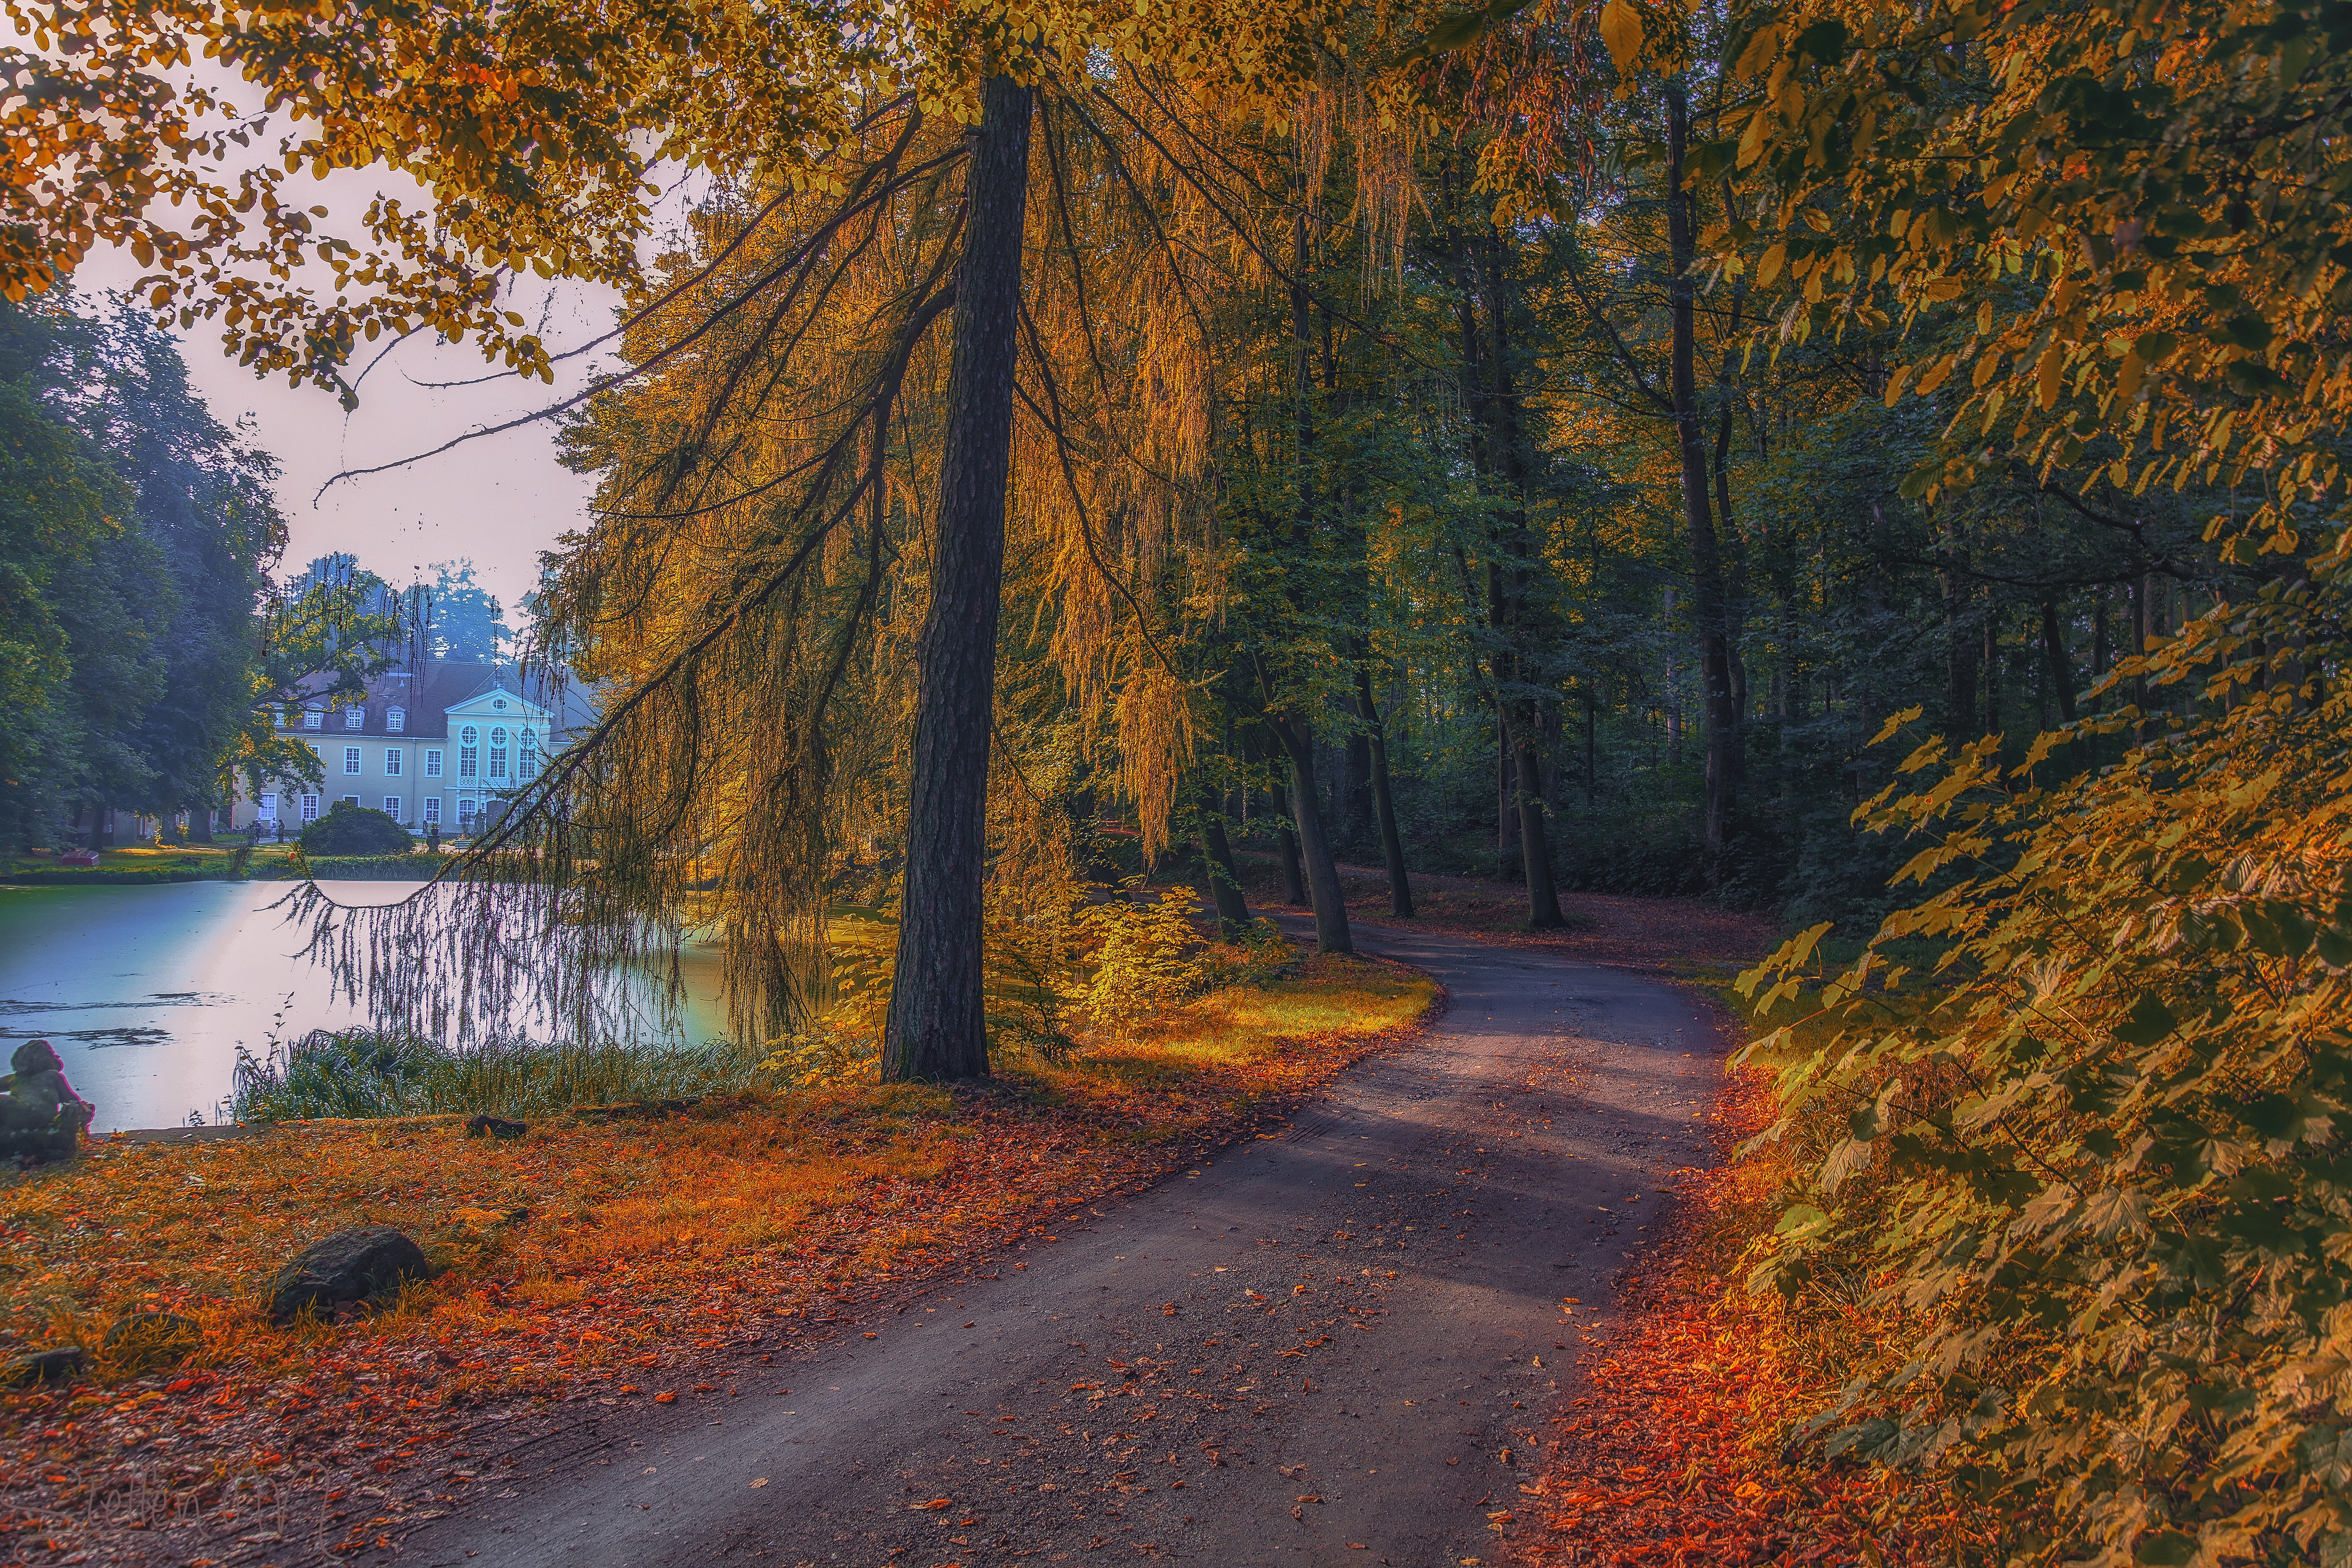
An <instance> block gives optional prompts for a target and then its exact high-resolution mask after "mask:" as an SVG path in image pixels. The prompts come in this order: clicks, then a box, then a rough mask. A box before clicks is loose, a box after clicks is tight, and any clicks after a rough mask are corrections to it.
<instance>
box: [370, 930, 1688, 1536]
mask: <svg viewBox="0 0 2352 1568" xmlns="http://www.w3.org/2000/svg"><path fill="white" fill-rule="evenodd" d="M1356 935H1357V941H1358V942H1359V945H1360V948H1361V949H1362V950H1364V951H1366V952H1376V953H1380V954H1382V955H1385V956H1389V957H1393V958H1399V959H1402V960H1404V961H1405V962H1407V963H1412V964H1415V965H1418V966H1419V967H1421V968H1423V969H1424V970H1426V971H1427V972H1428V973H1431V974H1433V975H1434V976H1435V977H1436V978H1437V979H1438V980H1440V981H1441V982H1443V983H1444V985H1445V987H1446V989H1447V990H1448V992H1449V993H1450V994H1451V1005H1450V1006H1449V1007H1448V1008H1447V1010H1446V1011H1445V1012H1444V1015H1443V1016H1441V1017H1440V1018H1439V1019H1438V1020H1437V1021H1436V1022H1435V1023H1434V1024H1433V1026H1432V1027H1431V1028H1430V1029H1429V1031H1428V1033H1427V1034H1426V1036H1425V1037H1423V1038H1422V1039H1421V1040H1419V1041H1417V1042H1416V1043H1415V1044H1414V1045H1412V1047H1409V1048H1406V1049H1403V1050H1400V1051H1397V1052H1394V1053H1391V1054H1390V1055H1387V1056H1384V1057H1381V1058H1374V1059H1371V1060H1369V1061H1366V1062H1364V1063H1362V1064H1360V1066H1359V1067H1357V1068H1355V1069H1353V1070H1352V1071H1350V1072H1349V1073H1348V1074H1347V1075H1346V1076H1344V1077H1343V1078H1342V1079H1339V1081H1338V1083H1337V1084H1335V1085H1334V1086H1333V1089H1332V1092H1331V1093H1330V1095H1329V1097H1328V1099H1327V1100H1324V1101H1322V1102H1321V1103H1319V1104H1317V1105H1315V1106H1312V1107H1310V1108H1309V1109H1307V1110H1306V1111H1304V1112H1302V1113H1301V1114H1300V1115H1299V1116H1298V1117H1297V1119H1296V1120H1295V1121H1293V1122H1292V1123H1291V1125H1290V1126H1289V1127H1288V1128H1287V1129H1286V1131H1284V1132H1283V1133H1282V1134H1280V1135H1279V1136H1272V1137H1265V1138H1261V1139H1259V1140H1257V1141H1255V1142H1250V1143H1246V1144H1244V1145H1241V1146H1238V1147H1235V1148H1232V1149H1229V1150H1227V1151H1226V1152H1223V1153H1222V1154H1220V1155H1218V1156H1217V1157H1216V1158H1215V1159H1214V1160H1213V1162H1205V1163H1202V1165H1201V1166H1200V1167H1199V1168H1198V1170H1197V1171H1194V1172H1192V1173H1185V1174H1180V1175H1178V1176H1176V1177H1175V1178H1173V1179H1171V1180H1170V1181H1169V1182H1167V1183H1166V1184H1163V1185H1161V1186H1160V1187H1158V1188H1156V1189H1154V1190H1152V1191H1150V1192H1149V1193H1146V1194H1142V1195H1140V1196H1138V1197H1135V1198H1132V1199H1129V1200H1125V1201H1120V1202H1117V1203H1107V1204H1103V1205H1098V1206H1097V1208H1096V1209H1095V1210H1093V1211H1091V1212H1085V1211H1073V1212H1072V1214H1071V1215H1070V1217H1069V1218H1068V1219H1066V1220H1065V1221H1064V1222H1063V1229H1062V1231H1061V1234H1060V1236H1059V1237H1058V1239H1056V1240H1053V1241H1050V1242H1049V1241H1046V1240H1044V1239H1042V1238H1033V1240H1032V1241H1031V1243H1030V1244H1028V1245H1027V1246H1025V1247H1022V1248H1019V1249H1016V1250H1014V1251H1013V1252H1011V1253H1009V1254H1007V1255H1006V1256H1005V1258H1004V1259H1003V1262H1002V1264H1001V1265H999V1266H998V1272H997V1274H996V1277H994V1278H992V1279H971V1280H967V1281H962V1282H959V1283H955V1284H950V1285H943V1286H940V1287H938V1288H935V1289H932V1290H931V1291H930V1292H929V1293H928V1294H927V1295H925V1296H922V1297H919V1298H917V1299H915V1300H913V1301H912V1302H911V1303H910V1304H909V1305H908V1307H907V1309H906V1310H903V1311H898V1312H895V1313H893V1314H892V1315H890V1316H887V1317H886V1318H883V1319H881V1320H879V1321H866V1322H863V1323H856V1324H849V1325H844V1330H845V1331H844V1332H843V1334H842V1337H841V1338H839V1339H837V1340H835V1341H834V1342H831V1343H830V1344H828V1345H825V1346H823V1347H821V1348H819V1349H817V1350H815V1351H814V1352H809V1353H807V1354H805V1355H803V1356H800V1357H796V1358H792V1357H779V1358H778V1360H777V1362H776V1363H775V1364H772V1365H756V1364H751V1363H756V1362H757V1360H758V1357H757V1356H756V1355H753V1356H749V1357H745V1358H742V1361H741V1362H740V1363H739V1364H738V1365H736V1366H735V1368H734V1369H733V1371H732V1373H731V1374H730V1375H728V1376H726V1377H724V1378H721V1379H713V1380H712V1381H713V1382H714V1383H715V1384H717V1386H716V1387H715V1389H714V1391H713V1392H711V1393H709V1394H681V1395H680V1398H679V1401H678V1403H677V1404H676V1405H671V1406H667V1407H656V1406H651V1405H631V1406H625V1407H619V1408H615V1409H614V1410H611V1411H608V1412H606V1413H605V1414H604V1415H603V1416H602V1417H601V1418H599V1419H597V1420H594V1421H592V1422H591V1423H590V1424H589V1425H587V1426H584V1427H573V1428H572V1429H570V1430H568V1431H567V1432H565V1433H562V1434H560V1435H559V1436H557V1437H556V1438H555V1439H553V1440H551V1441H548V1442H545V1443H542V1444H541V1445H539V1446H538V1447H534V1448H531V1449H529V1450H527V1451H525V1452H524V1453H523V1454H521V1455H520V1456H517V1458H516V1463H515V1464H514V1465H513V1466H512V1468H508V1469H505V1470H503V1471H501V1472H499V1473H500V1474H501V1476H502V1477H503V1485H501V1486H500V1488H499V1490H498V1491H497V1492H496V1494H495V1495H482V1496H478V1498H477V1499H476V1500H473V1501H472V1502H470V1503H469V1504H462V1505H460V1508H459V1510H458V1511H457V1512H455V1513H453V1514H451V1515H450V1516H449V1517H447V1518H445V1519H443V1520H440V1521H436V1522H435V1523H433V1524H431V1525H428V1526H427V1527H426V1529H425V1531H420V1532H418V1533H417V1534H415V1535H412V1536H410V1537H409V1538H408V1539H407V1540H406V1541H404V1542H402V1547H401V1550H400V1552H399V1561H400V1562H402V1563H418V1562H420V1561H421V1562H424V1563H432V1564H436V1565H447V1568H456V1565H457V1564H472V1565H474V1568H493V1565H496V1568H504V1565H507V1564H515V1565H518V1568H520V1565H523V1564H540V1563H546V1564H556V1563H562V1564H626V1565H629V1568H640V1565H647V1568H649V1565H653V1564H689V1563H691V1564H710V1563H755V1562H756V1563H778V1564H802V1563H807V1564H831V1563H844V1564H851V1565H857V1568H880V1565H883V1564H904V1565H908V1568H941V1565H943V1564H950V1563H955V1564H961V1565H963V1568H980V1565H981V1564H996V1563H1063V1562H1067V1563H1072V1564H1093V1563H1124V1562H1136V1561H1140V1560H1142V1559H1145V1558H1149V1557H1165V1558H1171V1559H1176V1560H1181V1561H1191V1562H1197V1563H1213V1564H1220V1565H1222V1564H1231V1563H1280V1564H1302V1565H1303V1564H1310V1563H1316V1564H1319V1563H1332V1564H1347V1563H1392V1564H1398V1565H1401V1568H1402V1565H1407V1564H1410V1565H1412V1568H1423V1565H1431V1568H1436V1565H1444V1568H1458V1565H1461V1564H1465V1563H1478V1562H1480V1561H1481V1560H1484V1561H1486V1562H1488V1563H1492V1562H1495V1561H1496V1560H1497V1559H1498V1557H1499V1552H1498V1551H1497V1538H1496V1535H1495V1534H1494V1533H1492V1527H1491V1526H1490V1518H1491V1516H1494V1515H1497V1514H1501V1513H1504V1512H1507V1511H1508V1510H1512V1509H1513V1508H1514V1505H1515V1504H1517V1502H1518V1500H1519V1497H1518V1485H1519V1482H1520V1480H1521V1479H1522V1478H1523V1476H1525V1475H1526V1474H1527V1472H1526V1471H1525V1470H1523V1469H1522V1468H1520V1467H1521V1466H1523V1465H1524V1464H1526V1463H1527V1462H1528V1460H1529V1459H1530V1458H1532V1457H1533V1456H1535V1455H1536V1454H1537V1453H1538V1452H1539V1451H1540V1447H1541V1445H1540V1442H1539V1436H1540V1433H1541V1429H1542V1423H1543V1422H1544V1420H1545V1418H1546V1417H1547V1416H1548V1415H1550V1414H1553V1413H1554V1411H1555V1409H1556V1407H1557V1405H1559V1401H1560V1400H1562V1399H1564V1398H1566V1397H1568V1394H1564V1393H1563V1392H1562V1391H1563V1388H1564V1386H1566V1385H1567V1384H1568V1383H1569V1378H1568V1374H1567V1370H1566V1369H1568V1368H1570V1367H1572V1366H1573V1364H1574V1352H1573V1350H1572V1348H1571V1347H1580V1340H1579V1332H1578V1331H1587V1332H1590V1331H1591V1329H1592V1326H1593V1325H1595V1324H1601V1325H1605V1324H1606V1322H1607V1321H1608V1317H1609V1300H1610V1298H1611V1295H1612V1283H1611V1282H1612V1277H1613V1276H1614V1275H1615V1274H1616V1273H1617V1271H1618V1270H1620V1269H1621V1268H1623V1267H1624V1265H1625V1262H1626V1260H1627V1259H1628V1258H1630V1257H1632V1256H1633V1252H1634V1250H1635V1249H1636V1248H1637V1247H1639V1246H1641V1245H1642V1241H1643V1235H1644V1232H1645V1229H1646V1228H1647V1227H1651V1226H1656V1225H1657V1224H1658V1223H1659V1221H1660V1219H1661V1218H1662V1217H1663V1215H1664V1209H1665V1205H1666V1203H1667V1202H1668V1199H1667V1197H1666V1195H1665V1194H1664V1193H1663V1192H1662V1191H1661V1190H1660V1189H1662V1188H1664V1186H1665V1185H1666V1184H1667V1182H1666V1178H1668V1177H1669V1176H1670V1175H1671V1174H1672V1173H1673V1172H1674V1171H1675V1170H1676V1169H1677V1168H1678V1167H1681V1166H1685V1165H1688V1164H1692V1163H1697V1162H1698V1161H1700V1160H1701V1159H1703V1158H1705V1157H1706V1147H1707V1138H1706V1131H1707V1122H1706V1111H1707V1109H1708V1106H1709V1103H1710V1101H1711V1100H1712V1097H1713V1095H1714V1093H1715V1091H1716V1089H1717V1084H1718V1082H1719V1080H1720V1074H1721V1069H1722V1061H1723V1058H1724V1056H1725V1054H1726V1053H1727V1050H1728V1048H1729V1047H1730V1038H1729V1036H1728V1034H1727V1031H1726V1030H1725V1028H1724V1026H1723V1025H1722V1023H1721V1021H1720V1019H1719V1017H1718V1016H1717V1015H1716V1014H1714V1013H1713V1012H1711V1011H1710V1010H1709V1009H1708V1008H1707V1007H1706V1004H1704V1003H1703V1002H1700V1001H1699V1000H1697V999H1696V998H1695V997H1694V996H1692V995H1690V994H1687V993H1685V992H1683V991H1680V990H1677V989H1675V988H1674V987H1671V986H1668V985H1664V984H1658V983H1656V982H1654V981H1651V980H1648V979H1644V978H1642V977H1640V976H1637V975H1634V974H1630V973H1625V972H1622V971H1620V970H1612V969H1607V968H1602V967H1599V966H1596V965H1592V964H1586V963H1575V962H1571V961H1569V960H1565V959H1561V958H1558V957H1554V956H1552V955H1550V954H1548V953H1544V952H1536V951H1529V950H1528V949H1524V948H1511V947H1498V946H1492V945H1484V944H1480V943H1477V942H1469V941H1465V940H1462V939H1459V938H1454V937H1446V936H1441V935H1436V934H1433V933H1426V932H1419V931H1409V930H1403V929H1399V928H1392V927H1390V928H1383V927H1374V926H1369V925H1360V926H1358V927H1357V928H1356ZM1570 1299H1573V1300H1574V1304H1573V1305H1572V1306H1571V1305H1570V1304H1569V1301H1570ZM868 1331H871V1332H872V1333H873V1334H874V1335H875V1336H876V1337H873V1338H866V1337H864V1335H865V1334H866V1332H868ZM494 1484H495V1483H494Z"/></svg>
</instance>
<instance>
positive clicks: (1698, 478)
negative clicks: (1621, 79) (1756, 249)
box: [1665, 78, 1743, 886]
mask: <svg viewBox="0 0 2352 1568" xmlns="http://www.w3.org/2000/svg"><path fill="white" fill-rule="evenodd" d="M1689 140H1690V103H1689V100H1688V99H1687V98H1686V97H1685V89H1684V87H1683V83H1682V81H1681V79H1679V78H1676V79H1672V80H1670V81H1669V82H1668V83H1667V84H1666V168H1665V198H1666V244H1667V248H1668V250H1669V252H1670V253H1671V258H1672V261H1673V265H1674V276H1673V279H1672V284H1671V288H1670V289H1669V290H1668V295H1667V325H1668V331H1669V348H1670V370H1671V375H1670V381H1671V386H1670V389H1669V395H1670V398H1671V401H1672V402H1673V405H1674V415H1675V450H1676V452H1677V454H1678V455H1679V457H1680V458H1681V464H1682V480H1683V513H1684V519H1685V529H1686V531H1687V533H1688V535H1689V542H1690V553H1691V609H1692V618H1693V619H1694V620H1695V621H1696V623H1697V630H1698V639H1699V643H1698V646H1699V679H1700V681H1701V682H1702V683H1703V684H1704V685H1705V687H1706V693H1705V696H1706V849H1707V861H1708V866H1707V880H1708V882H1709V884H1710V885H1711V886H1720V885H1721V882H1722V877H1723V871H1724V864H1723V860H1724V851H1725V850H1726V848H1727V847H1729V845H1730V842H1731V839H1732V837H1733V834H1734V833H1735V831H1736V818H1737V816H1738V808H1739V773H1740V763H1741V762H1742V760H1743V759H1742V756H1741V750H1740V747H1741V742H1740V736H1739V717H1740V715H1739V705H1738V702H1737V701H1736V700H1735V695H1734V692H1733V689H1732V680H1733V671H1732V649H1731V619H1730V614H1731V605H1730V595H1729V590H1728V586H1727V584H1726V582H1725V580H1724V571H1723V550H1722V544H1721V542H1720V541H1719V540H1718V539H1717V535H1716V530H1715V516H1714V503H1713V500H1712V499H1711V498H1710V497H1709V496H1708V494H1707V452H1706V437H1705V436H1704V435H1702V434H1701V432H1700V430H1699V413H1698V378H1697V374H1696V365H1695V363H1694V358H1693V356H1694V354H1695V353H1696V349H1697V331H1698V328H1697V321H1696V307H1697V293H1698V279H1697V276H1696V271H1695V268H1696V263H1697V259H1698V229H1697V224H1696V217H1695V215H1694V214H1693V213H1692V211H1691V194H1690V192H1689V191H1687V190H1685V189H1684V187H1683V160H1684V155H1685V152H1686V150H1687V147H1688V143H1689Z"/></svg>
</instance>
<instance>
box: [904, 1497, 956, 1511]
mask: <svg viewBox="0 0 2352 1568" xmlns="http://www.w3.org/2000/svg"><path fill="white" fill-rule="evenodd" d="M954 1506H955V1500H954V1499H952V1498H943V1497H935V1498H933V1499H932V1500H930V1501H929V1502H910V1503H908V1505H907V1507H908V1509H910V1510H923V1509H941V1508H953V1507H954Z"/></svg>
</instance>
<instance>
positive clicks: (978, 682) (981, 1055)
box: [882, 77, 1032, 1081]
mask: <svg viewBox="0 0 2352 1568" xmlns="http://www.w3.org/2000/svg"><path fill="white" fill-rule="evenodd" d="M1031 107H1032V104H1031V93H1030V89H1027V88H1025V87H1022V86H1020V85H1018V84H1017V83H1015V82H1014V81H1013V79H1011V78H1009V77H991V78H990V79H988V83H987V85H986V86H985V87H984V88H983V89H982V102H981V117H980V125H979V127H978V128H977V129H976V130H975V131H974V132H972V133H971V163H970V165H969V168H968V171H967V173H966V174H965V176H964V201H965V209H964V210H965V218H964V242H963V258H962V263H961V266H960V267H959V268H958V269H957V274H956V302H955V348H954V353H953V358H952V359H951V360H950V365H949V372H948V426H947V444H946V450H945V452H944V454H943V455H942V456H941V458H940V500H939V535H938V547H937V553H936V554H935V555H934V556H933V557H932V562H931V602H930V608H929V612H928V613H927V614H926V616H925V617H924V621H923V632H922V640H921V643H920V645H919V658H920V660H921V669H922V683H923V684H922V693H921V695H920V697H919V699H918V700H917V703H916V709H915V754H914V771H913V781H912V784H911V787H910V788H909V790H908V803H907V879H906V890H905V895H904V898H903V900H901V907H900V917H899V925H898V967H897V973H896V977H895V979H894V982H893V984H892V986H891V991H890V1013H889V1017H888V1021H887V1023H886V1024H885V1025H884V1027H883V1034H882V1076H883V1078H884V1079H886V1080H890V1081H898V1080H904V1079H966V1078H981V1077H984V1076H986V1074H987V1072H988V1025H987V1018H986V1015H985V1011H984V1007H983V1003H982V995H981V984H982V957H981V898H982V883H983V881H984V879H985V878H986V875H987V866H986V858H987V838H988V749H989V734H990V731H991V729H992V706H993V702H994V699H995V694H996V618H997V610H998V607H999V604H1000V600H1001V597H1002V583H1003V572H1004V490H1005V483H1006V480H1007V478H1008V476H1009V473H1010V470H1011V466H1012V442H1013V341H1014V332H1013V329H1014V324H1015V321H1016V320H1017V317H1018V314H1019V309H1020V301H1021V231H1022V226H1023V223H1024V218H1025V216H1026V213H1027V205H1028V195H1029V120H1030V113H1031Z"/></svg>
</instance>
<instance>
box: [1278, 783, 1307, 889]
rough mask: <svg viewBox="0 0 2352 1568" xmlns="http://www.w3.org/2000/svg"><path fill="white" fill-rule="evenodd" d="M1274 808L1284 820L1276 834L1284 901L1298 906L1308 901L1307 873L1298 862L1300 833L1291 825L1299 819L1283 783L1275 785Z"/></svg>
mask: <svg viewBox="0 0 2352 1568" xmlns="http://www.w3.org/2000/svg"><path fill="white" fill-rule="evenodd" d="M1274 809H1275V813H1276V816H1280V817H1281V818H1282V821H1283V826H1280V827H1279V828H1276V830H1275V836H1274V838H1275V843H1276V846H1278V847H1280V849H1281V851H1282V901H1283V902H1284V903H1286V904H1289V905H1292V906H1294V907H1296V906H1297V905H1300V904H1303V903H1305V902H1306V901H1307V873H1306V872H1305V871H1304V870H1303V869H1301V868H1300V867H1299V864H1298V833H1297V829H1296V828H1294V827H1293V826H1291V824H1293V823H1295V822H1297V820H1298V819H1297V816H1295V815H1293V813H1292V812H1291V809H1290V791H1289V790H1288V789H1286V788H1285V787H1284V786H1283V785H1281V784H1276V785H1275V786H1274Z"/></svg>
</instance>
